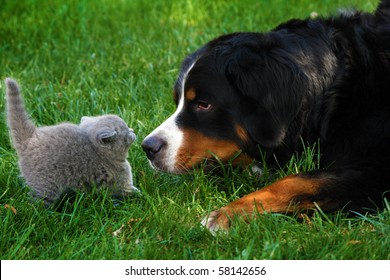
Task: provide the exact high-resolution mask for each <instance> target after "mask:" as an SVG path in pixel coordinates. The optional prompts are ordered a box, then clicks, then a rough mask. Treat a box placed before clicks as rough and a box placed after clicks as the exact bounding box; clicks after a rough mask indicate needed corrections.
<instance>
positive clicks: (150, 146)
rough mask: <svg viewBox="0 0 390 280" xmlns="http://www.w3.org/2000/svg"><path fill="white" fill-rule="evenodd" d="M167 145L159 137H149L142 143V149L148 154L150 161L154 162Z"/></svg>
mask: <svg viewBox="0 0 390 280" xmlns="http://www.w3.org/2000/svg"><path fill="white" fill-rule="evenodd" d="M165 145H166V142H165V140H163V139H161V138H159V137H155V136H152V137H147V138H145V140H144V141H143V142H142V145H141V146H142V149H143V150H144V152H145V153H146V156H147V157H148V159H150V160H153V159H154V157H155V155H156V154H157V153H158V152H160V151H161V149H162V148H163V147H164V146H165Z"/></svg>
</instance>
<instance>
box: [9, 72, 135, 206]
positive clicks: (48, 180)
mask: <svg viewBox="0 0 390 280" xmlns="http://www.w3.org/2000/svg"><path fill="white" fill-rule="evenodd" d="M5 83H6V87H7V90H6V92H7V93H6V98H7V119H8V126H9V129H10V134H11V138H12V141H13V145H14V147H15V150H16V152H17V154H18V156H19V166H20V170H21V173H22V176H23V177H24V179H25V180H26V183H27V185H29V187H30V188H31V191H32V195H33V197H36V198H39V199H43V201H44V203H45V205H46V206H49V205H51V204H52V203H53V202H55V201H56V200H57V199H58V198H60V197H61V195H62V194H63V193H64V192H66V191H68V190H73V191H77V190H85V188H88V187H89V186H93V185H95V186H97V187H101V186H106V187H108V188H109V189H110V190H111V192H112V194H113V196H115V197H124V196H127V195H129V194H130V193H132V192H133V191H138V189H137V188H135V187H134V186H133V178H132V173H131V167H130V164H129V162H128V161H127V155H128V151H129V148H130V145H131V144H132V143H133V141H134V140H135V138H136V135H135V134H134V132H133V130H132V129H130V128H128V126H127V125H126V123H125V122H124V121H123V120H122V119H121V118H119V117H118V116H115V115H104V116H99V117H83V118H82V119H81V122H80V125H75V124H71V123H61V124H59V125H54V126H44V127H36V126H35V125H34V123H33V122H32V121H31V120H30V119H29V117H28V115H27V113H26V111H25V109H24V104H23V100H22V97H21V95H20V90H19V86H18V84H17V83H16V82H15V81H14V80H12V79H9V78H7V79H6V80H5Z"/></svg>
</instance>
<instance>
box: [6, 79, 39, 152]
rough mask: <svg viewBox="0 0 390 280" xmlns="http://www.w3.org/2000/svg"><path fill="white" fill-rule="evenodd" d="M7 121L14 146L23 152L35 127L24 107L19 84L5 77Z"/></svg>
mask: <svg viewBox="0 0 390 280" xmlns="http://www.w3.org/2000/svg"><path fill="white" fill-rule="evenodd" d="M5 85H6V88H7V93H6V98H7V121H8V127H9V129H10V133H11V137H12V141H13V144H14V147H15V149H16V151H17V152H18V153H21V152H23V151H24V150H25V149H26V147H27V144H28V141H29V140H30V139H31V137H32V135H33V134H34V131H35V129H36V127H35V125H34V123H33V122H32V121H31V120H30V119H29V117H28V115H27V112H26V110H25V109H24V104H23V99H22V97H21V94H20V89H19V85H18V84H17V82H16V81H14V80H12V79H10V78H7V79H6V80H5Z"/></svg>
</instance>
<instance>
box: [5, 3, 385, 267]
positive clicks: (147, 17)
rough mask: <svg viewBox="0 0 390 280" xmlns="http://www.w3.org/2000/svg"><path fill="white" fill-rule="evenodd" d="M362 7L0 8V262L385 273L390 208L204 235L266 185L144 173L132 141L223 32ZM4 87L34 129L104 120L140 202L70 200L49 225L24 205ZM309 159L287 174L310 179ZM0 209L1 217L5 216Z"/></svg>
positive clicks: (263, 221)
mask: <svg viewBox="0 0 390 280" xmlns="http://www.w3.org/2000/svg"><path fill="white" fill-rule="evenodd" d="M377 2H378V1H374V0H370V1H367V0H343V1H341V0H337V1H335V0H326V1H323V0H321V1H319V0H318V1H312V0H302V1H298V0H294V1H285V0H273V1H271V0H236V1H208V0H193V1H190V0H180V1H168V0H165V1H164V0H155V1H142V0H133V1H124V0H99V1H93V0H90V1H87V0H77V1H76V0H70V1H55V0H52V1H38V0H21V1H7V0H0V22H1V24H0V62H1V64H0V79H1V80H2V81H1V83H0V94H1V98H0V224H1V225H0V258H1V259H386V260H388V259H390V206H388V207H387V208H386V209H385V210H384V211H381V212H378V213H377V214H375V215H367V216H357V217H347V216H345V215H344V214H341V213H335V214H332V215H325V214H323V213H322V212H321V211H317V212H316V213H315V214H314V215H313V216H311V217H306V218H304V219H301V218H299V217H290V216H284V215H279V214H267V215H262V216H259V217H258V218H257V219H256V221H254V222H253V223H251V224H246V223H244V222H240V221H237V223H236V224H235V226H234V227H233V228H232V230H231V231H230V232H228V233H227V234H219V235H216V236H213V235H211V234H210V233H209V232H208V231H207V230H205V229H204V228H203V227H202V226H201V225H200V220H201V218H202V217H203V216H204V215H205V214H206V213H207V212H208V211H210V210H213V209H216V208H219V207H221V206H223V205H225V204H226V203H228V202H229V201H232V200H234V199H236V198H238V197H240V196H242V195H243V194H244V193H248V192H251V191H254V190H256V189H258V188H260V187H262V186H264V185H266V184H269V183H270V182H271V180H274V179H275V177H274V176H269V177H266V178H264V179H263V180H259V179H257V178H254V177H251V176H248V174H246V173H245V172H244V173H242V172H239V171H237V170H234V169H232V168H226V169H225V170H224V172H223V176H216V175H210V174H203V172H202V171H201V170H196V171H195V172H194V174H192V175H180V176H178V175H170V174H163V173H156V172H155V171H153V170H152V169H151V168H150V167H149V165H148V162H147V159H146V157H145V154H144V153H143V151H142V149H141V142H142V139H143V138H144V137H145V136H146V135H147V134H148V133H149V132H150V131H152V130H153V129H154V128H155V127H156V126H157V125H158V124H159V123H161V122H162V121H163V120H164V119H165V118H167V117H168V116H169V115H170V114H171V113H172V112H173V111H174V106H175V105H174V102H173V101H172V97H171V96H172V85H173V83H174V81H175V78H176V75H177V73H178V69H179V66H180V63H181V60H182V59H183V58H184V57H185V55H186V54H188V53H190V52H192V51H194V50H196V49H197V48H198V47H200V46H201V45H202V44H203V43H205V42H207V41H208V40H210V39H212V38H214V37H216V36H218V35H220V34H225V33H228V32H234V31H268V30H270V29H271V28H272V27H274V26H275V25H277V24H278V23H280V22H282V21H285V20H287V19H290V18H306V17H308V16H309V15H310V13H311V12H313V11H315V12H317V13H318V14H320V15H329V14H332V13H336V12H337V9H338V8H339V7H356V8H359V9H362V10H364V11H373V10H374V9H375V6H376V4H377ZM5 77H13V78H15V79H17V80H18V81H19V82H20V84H21V86H22V89H23V94H24V98H25V102H26V106H27V109H28V111H29V113H30V114H31V116H32V118H33V119H34V120H35V121H36V123H37V124H39V125H52V124H55V123H59V122H63V121H70V122H75V123H78V122H79V120H80V118H81V117H82V116H86V115H100V114H106V113H113V114H118V115H120V116H121V117H122V118H123V119H125V120H126V122H127V123H128V124H129V126H130V127H132V128H133V129H134V130H135V131H136V133H137V135H138V140H137V141H136V142H135V143H134V144H133V146H132V148H131V150H130V153H129V160H130V162H131V164H132V167H133V173H134V178H135V183H136V185H137V187H138V188H139V189H140V190H141V191H142V195H141V196H139V197H134V198H131V199H128V200H126V201H124V202H123V203H117V202H115V201H113V200H112V199H111V198H110V197H109V195H108V194H107V193H106V192H104V191H100V192H98V191H96V192H93V193H92V194H83V193H79V194H77V195H76V196H75V197H74V198H73V201H72V203H68V204H66V205H65V207H64V208H63V209H62V210H60V211H54V210H52V209H45V208H44V207H43V205H42V204H39V203H31V202H30V200H29V196H28V189H27V187H26V185H25V184H24V182H23V179H22V178H20V177H19V170H18V166H17V157H16V153H15V151H14V149H13V148H12V145H11V143H10V139H9V136H8V130H7V127H6V124H5V115H4V112H5V104H4V101H5V100H4V82H3V81H4V79H5ZM317 154H318V150H317V149H316V147H309V148H308V149H307V152H306V153H305V154H303V155H297V156H296V157H294V158H293V159H292V160H291V163H290V164H289V166H286V167H285V168H283V169H282V170H281V171H278V172H277V174H278V176H282V175H283V173H294V172H297V171H298V170H305V169H312V168H315V166H316V160H317ZM6 205H7V207H6Z"/></svg>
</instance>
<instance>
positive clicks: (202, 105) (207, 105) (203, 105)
mask: <svg viewBox="0 0 390 280" xmlns="http://www.w3.org/2000/svg"><path fill="white" fill-rule="evenodd" d="M211 107H212V105H211V104H210V103H207V102H204V101H198V103H197V109H198V110H202V111H207V110H210V109H211Z"/></svg>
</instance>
